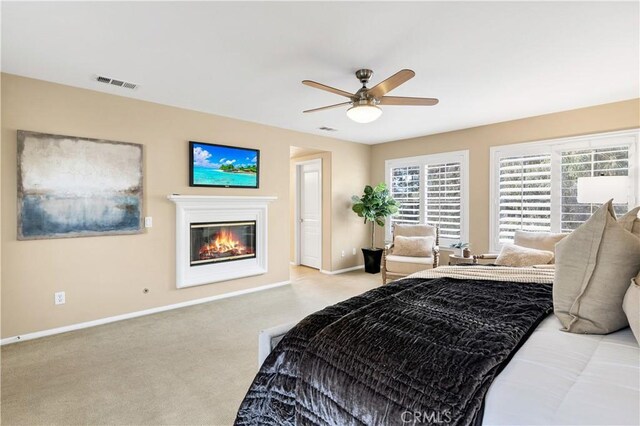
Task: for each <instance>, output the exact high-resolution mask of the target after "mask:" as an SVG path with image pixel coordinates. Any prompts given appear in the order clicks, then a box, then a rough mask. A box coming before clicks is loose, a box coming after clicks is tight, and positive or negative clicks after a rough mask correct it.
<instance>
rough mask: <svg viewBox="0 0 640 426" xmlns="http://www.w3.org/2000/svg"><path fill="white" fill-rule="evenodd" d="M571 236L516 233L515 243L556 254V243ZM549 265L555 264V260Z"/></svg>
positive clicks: (550, 233) (546, 233) (549, 233)
mask: <svg viewBox="0 0 640 426" xmlns="http://www.w3.org/2000/svg"><path fill="white" fill-rule="evenodd" d="M567 235H569V234H554V233H552V232H528V231H516V234H515V237H514V239H513V243H514V244H515V245H517V246H520V247H527V248H532V249H536V250H546V251H550V252H552V253H555V252H556V243H557V242H558V241H560V240H561V239H563V238H564V237H566V236H567ZM549 263H553V259H551V261H550V262H549Z"/></svg>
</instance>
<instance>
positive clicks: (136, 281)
mask: <svg viewBox="0 0 640 426" xmlns="http://www.w3.org/2000/svg"><path fill="white" fill-rule="evenodd" d="M1 108H2V134H1V136H2V152H1V162H2V164H1V172H2V177H1V183H2V187H1V188H2V207H1V208H2V210H1V211H2V224H1V225H2V227H1V233H2V234H1V235H2V244H1V253H2V275H1V277H2V337H3V338H6V337H10V336H14V335H20V334H24V333H29V332H35V331H40V330H46V329H50V328H54V327H60V326H64V325H69V324H74V323H78V322H83V321H90V320H95V319H99V318H103V317H108V316H113V315H119V314H124V313H129V312H135V311H139V310H144V309H148V308H153V307H157V306H164V305H168V304H173V303H179V302H182V301H187V300H193V299H198V298H202V297H208V296H212V295H217V294H222V293H226V292H230V291H236V290H241V289H247V288H251V287H256V286H260V285H265V284H270V283H276V282H281V281H286V280H288V279H289V269H288V266H289V223H290V220H289V169H288V167H282V166H283V164H289V147H290V146H301V147H307V148H313V149H320V150H324V151H330V152H331V154H332V173H331V176H332V178H333V183H332V188H333V190H332V194H331V203H332V204H331V216H330V221H331V224H332V225H333V227H332V228H329V229H331V241H332V243H331V248H330V250H331V252H330V253H328V254H327V256H328V258H329V259H330V262H331V263H330V264H329V266H330V269H341V268H345V267H349V266H354V265H357V263H358V259H351V258H348V259H342V258H340V251H339V249H338V247H343V246H347V245H348V246H349V247H351V246H356V247H360V246H362V245H364V244H366V240H367V238H366V228H365V227H364V226H362V225H361V224H359V223H357V221H354V220H353V218H352V215H353V214H352V213H351V212H350V211H349V208H348V204H349V198H350V195H351V194H352V193H358V192H359V191H360V189H361V188H362V186H364V185H365V184H366V183H368V180H369V158H370V157H369V152H370V147H369V146H366V145H361V144H355V143H350V142H344V141H340V140H337V139H331V138H326V137H320V136H313V135H308V134H303V133H299V132H293V131H288V130H284V129H278V128H274V127H269V126H263V125H259V124H254V123H249V122H245V121H240V120H234V119H230V118H224V117H219V116H214V115H210V114H204V113H199V112H194V111H188V110H184V109H179V108H173V107H168V106H163V105H158V104H153V103H149V102H143V101H138V100H133V99H129V98H124V97H119V96H113V95H107V94H103V93H99V92H94V91H89V90H83V89H76V88H72V87H68V86H63V85H58V84H52V83H47V82H43V81H38V80H32V79H27V78H23V77H18V76H14V75H7V74H3V75H2V106H1ZM18 129H22V130H32V131H39V132H46V133H55V134H62V135H71V136H84V137H89V138H100V139H110V140H116V141H125V142H134V143H140V144H143V145H144V163H145V175H144V178H145V182H144V192H145V195H144V197H145V200H144V201H145V204H144V210H145V211H144V214H145V215H147V216H152V217H153V219H154V220H153V224H154V226H153V228H151V229H149V230H147V231H146V232H145V233H143V234H140V235H131V236H106V237H89V238H69V239H55V240H38V241H17V240H16V131H17V130H18ZM189 140H197V141H202V142H212V143H223V144H229V145H235V146H247V147H252V148H259V149H260V150H261V165H260V166H261V179H260V188H259V189H254V190H252V189H244V190H243V189H217V188H206V189H205V188H190V187H189V186H188V144H187V142H188V141H189ZM172 193H179V194H206V195H275V196H277V197H278V200H277V201H276V202H274V203H272V204H271V205H270V207H269V236H270V238H269V247H268V250H269V272H268V273H267V274H265V275H262V276H257V277H250V278H245V279H240V280H235V281H228V282H222V283H216V284H210V285H204V286H198V287H191V288H185V289H180V290H177V289H176V288H175V266H174V263H175V257H174V256H175V237H174V232H175V231H174V226H175V206H174V204H173V203H171V202H169V201H168V200H167V199H166V196H167V195H168V194H172ZM353 216H354V215H353ZM143 288H148V289H149V290H150V292H149V293H148V294H143V292H142V290H143ZM62 290H64V291H65V292H66V297H67V302H66V304H65V305H61V306H56V305H54V304H53V293H54V292H55V291H62Z"/></svg>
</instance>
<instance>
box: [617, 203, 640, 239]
mask: <svg viewBox="0 0 640 426" xmlns="http://www.w3.org/2000/svg"><path fill="white" fill-rule="evenodd" d="M639 211H640V206H638V207H636V208H635V209H632V210H630V211H629V212H628V213H627V214H625V215H624V216H622V217H621V218H620V219H618V223H619V224H620V225H622V227H623V228H624V229H626V230H627V231H629V232H631V233H632V234H633V235H635V236H636V237H638V238H640V219H639V218H638V212H639Z"/></svg>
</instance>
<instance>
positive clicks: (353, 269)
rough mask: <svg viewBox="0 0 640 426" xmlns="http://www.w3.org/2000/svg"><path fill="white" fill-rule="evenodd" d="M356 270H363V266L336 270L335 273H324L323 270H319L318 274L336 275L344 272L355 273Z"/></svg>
mask: <svg viewBox="0 0 640 426" xmlns="http://www.w3.org/2000/svg"><path fill="white" fill-rule="evenodd" d="M358 269H364V265H358V266H352V267H351V268H344V269H338V270H337V271H326V270H324V269H320V272H322V273H323V274H327V275H337V274H344V273H345V272H350V271H357V270H358Z"/></svg>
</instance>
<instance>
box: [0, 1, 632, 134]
mask: <svg viewBox="0 0 640 426" xmlns="http://www.w3.org/2000/svg"><path fill="white" fill-rule="evenodd" d="M639 22H640V21H639V5H638V2H626V3H612V2H603V3H596V2H564V3H554V2H533V3H515V2H495V3H482V2H449V3H445V2H428V3H417V2H412V3H400V2H366V3H354V2H323V3H318V2H313V3H307V2H296V3H288V2H287V3H285V2H275V3H267V2H258V3H250V2H236V3H216V2H193V3H191V2H190V3H187V2H170V3H168V2H164V3H149V2H135V3H134V2H129V3H126V2H125V3H122V2H118V3H106V2H101V3H95V2H71V3H57V2H50V3H11V2H2V71H4V72H8V73H13V74H19V75H24V76H28V77H33V78H37V79H42V80H48V81H54V82H57V83H62V84H67V85H71V86H77V87H83V88H87V89H92V90H98V91H102V92H108V93H114V94H119V95H122V96H128V97H132V98H137V99H143V100H147V101H152V102H158V103H162V104H167V105H174V106H178V107H183V108H189V109H193V110H198V111H205V112H209V113H213V114H219V115H223V116H228V117H234V118H239V119H243V120H248V121H254V122H258V123H264V124H268V125H272V126H277V127H283V128H287V129H293V130H299V131H302V132H307V133H314V134H327V133H324V132H322V131H320V130H318V127H320V126H328V127H332V128H336V129H337V130H338V131H337V132H332V133H329V134H327V135H328V136H332V137H337V138H340V139H346V140H351V141H357V142H363V143H379V142H384V141H389V140H396V139H402V138H408V137H414V136H420V135H426V134H433V133H439V132H443V131H449V130H454V129H460V128H467V127H472V126H477V125H482V124H488V123H494V122H499V121H505V120H511V119H516V118H521V117H528V116H533V115H539V114H545V113H550V112H555V111H562V110H568V109H573V108H579V107H584V106H589V105H596V104H602V103H607V102H614V101H619V100H624V99H630V98H635V97H638V92H639V90H640V87H639V86H640V84H639V79H640V77H639V74H640V69H639V62H640V58H639V53H638V52H639V50H640V48H639V38H640V37H639V26H640V24H639ZM362 67H368V68H371V69H373V70H374V72H375V74H374V76H373V79H372V84H375V83H376V82H378V81H380V80H381V79H384V78H386V77H388V76H389V75H391V74H393V73H394V72H396V71H398V70H400V69H402V68H411V69H413V70H415V71H416V77H415V78H413V79H412V80H410V81H409V82H408V83H406V84H405V85H403V86H401V87H400V88H398V89H396V90H394V91H393V92H391V94H392V95H396V96H424V97H437V98H439V99H440V104H438V105H437V106H434V107H398V106H387V107H384V114H383V115H382V117H381V118H380V119H379V120H378V121H376V122H374V123H371V124H357V123H354V122H352V121H350V120H349V119H347V117H346V115H345V110H346V108H345V107H343V108H340V109H334V110H329V111H323V112H317V113H314V114H302V110H304V109H309V108H314V107H320V106H324V105H329V104H333V103H339V102H343V101H344V100H345V99H344V98H341V97H339V96H337V95H333V94H331V93H325V92H322V91H319V90H316V89H312V88H309V87H306V86H303V85H302V84H301V83H300V82H301V80H303V79H311V80H316V81H319V82H322V83H325V84H328V85H331V86H334V87H338V88H341V89H344V90H347V91H355V90H357V89H358V87H359V83H358V81H357V80H356V78H355V77H354V76H353V72H354V71H355V70H356V69H358V68H362ZM97 74H100V75H105V76H109V77H114V78H118V79H123V80H126V81H131V82H134V83H137V84H139V85H140V87H139V88H138V89H137V90H135V91H130V90H127V89H122V88H117V87H110V86H107V85H104V84H100V83H97V82H95V81H92V77H94V76H95V75H97Z"/></svg>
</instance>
